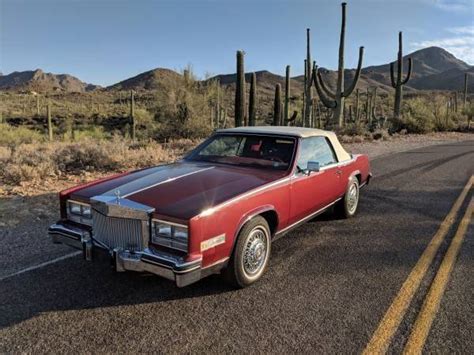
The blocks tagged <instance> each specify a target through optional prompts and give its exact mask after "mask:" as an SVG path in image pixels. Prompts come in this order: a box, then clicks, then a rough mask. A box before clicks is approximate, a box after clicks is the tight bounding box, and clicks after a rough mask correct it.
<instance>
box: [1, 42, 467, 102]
mask: <svg viewBox="0 0 474 355" xmlns="http://www.w3.org/2000/svg"><path fill="white" fill-rule="evenodd" d="M394 57H395V56H394ZM410 57H411V58H412V59H413V66H414V71H413V76H412V78H411V80H410V81H409V82H408V84H407V85H406V89H407V90H408V91H417V90H455V89H458V90H461V87H462V83H463V80H464V73H465V72H469V73H471V74H472V75H474V73H473V68H474V66H471V65H469V64H467V63H465V62H464V61H462V60H460V59H458V58H456V57H455V56H454V55H453V54H451V53H449V52H448V51H446V50H445V49H443V48H440V47H428V48H423V49H420V50H417V51H414V52H412V53H410V54H408V55H405V56H404V63H405V68H406V63H407V62H408V58H410ZM321 72H322V75H323V77H324V78H325V79H326V81H327V85H328V86H329V87H331V88H334V85H335V81H336V74H337V72H336V71H334V70H329V69H325V68H321ZM354 72H355V71H354V69H346V70H345V78H346V80H352V77H353V75H354ZM405 73H406V69H405ZM255 74H256V76H257V83H258V86H259V90H261V91H263V92H264V93H265V95H267V94H271V92H272V91H273V90H274V88H275V85H276V84H277V83H280V84H282V85H283V84H284V81H285V78H284V77H283V76H281V75H278V74H274V73H271V72H270V71H267V70H260V71H257V72H255ZM250 75H251V73H246V81H247V82H250ZM404 75H406V74H404ZM235 76H236V75H235V73H230V74H219V75H216V76H214V77H212V78H210V79H206V80H201V82H204V83H205V82H209V81H211V80H219V82H220V84H221V85H222V86H229V87H233V86H234V85H235ZM180 78H182V75H181V74H180V73H177V72H176V71H174V70H171V69H167V68H155V69H151V70H148V71H145V72H143V73H140V74H138V75H135V76H133V77H130V78H127V79H124V80H122V81H120V82H118V83H115V84H113V85H110V86H107V87H106V88H101V87H100V86H96V85H92V84H87V83H85V82H82V81H81V80H79V79H78V78H76V77H74V76H72V75H68V74H52V73H45V72H43V71H42V70H41V69H36V70H33V71H24V72H12V73H10V74H7V75H0V90H6V91H24V90H28V91H38V92H49V91H64V92H87V91H93V90H96V89H102V90H107V91H114V90H138V91H140V90H167V88H169V87H171V85H173V84H174V83H175V82H176V80H179V79H180ZM303 81H304V78H303V76H302V75H299V76H295V77H292V90H293V94H294V95H300V94H301V92H302V91H303V84H304V83H303ZM460 83H461V85H459V84H460ZM374 86H377V87H378V88H380V90H381V91H382V92H384V91H385V92H388V91H390V90H392V88H391V83H390V63H386V64H380V65H371V66H367V67H365V68H363V69H362V74H361V77H360V80H359V83H358V86H357V87H358V88H359V89H360V90H365V89H367V88H368V87H374ZM473 89H474V80H471V81H470V83H469V90H470V91H472V90H473Z"/></svg>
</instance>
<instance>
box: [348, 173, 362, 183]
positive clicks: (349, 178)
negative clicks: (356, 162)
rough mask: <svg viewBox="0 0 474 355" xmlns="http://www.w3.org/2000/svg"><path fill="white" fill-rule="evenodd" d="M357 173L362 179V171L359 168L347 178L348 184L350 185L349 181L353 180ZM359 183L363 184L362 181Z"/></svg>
mask: <svg viewBox="0 0 474 355" xmlns="http://www.w3.org/2000/svg"><path fill="white" fill-rule="evenodd" d="M356 175H360V179H361V180H362V173H361V171H360V170H359V169H357V170H354V171H353V172H352V173H351V174H350V175H349V177H348V178H347V185H349V181H351V179H352V178H353V177H354V176H356ZM359 184H362V181H361V182H360V183H359Z"/></svg>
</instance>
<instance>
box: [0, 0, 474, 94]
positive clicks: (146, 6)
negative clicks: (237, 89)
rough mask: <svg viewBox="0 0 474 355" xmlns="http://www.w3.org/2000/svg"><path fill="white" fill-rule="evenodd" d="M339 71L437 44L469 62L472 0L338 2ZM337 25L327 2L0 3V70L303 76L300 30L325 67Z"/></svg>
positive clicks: (96, 76)
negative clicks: (241, 66)
mask: <svg viewBox="0 0 474 355" xmlns="http://www.w3.org/2000/svg"><path fill="white" fill-rule="evenodd" d="M347 3H348V5H347V26H346V67H355V66H356V64H357V57H358V48H359V46H362V45H363V46H364V47H365V55H364V66H367V65H376V64H384V63H387V62H389V61H393V60H394V59H395V58H396V54H397V45H398V44H397V40H398V39H397V33H398V31H403V37H404V51H405V53H409V52H411V51H413V50H416V49H419V48H423V47H427V46H441V47H443V48H445V49H447V50H448V51H450V52H451V53H453V54H454V55H456V56H457V57H458V58H460V59H462V60H464V61H466V62H467V63H469V64H474V0H391V1H390V0H348V1H347ZM340 21H341V6H340V1H335V0H0V72H2V73H3V74H4V75H5V74H9V73H10V72H13V71H23V70H33V69H36V68H40V69H42V70H44V71H46V72H53V73H67V74H71V75H74V76H76V77H78V78H79V79H81V80H83V81H85V82H88V83H93V84H98V85H103V86H106V85H111V84H114V83H116V82H118V81H120V80H124V79H126V78H129V77H131V76H135V75H137V74H139V73H141V72H144V71H147V70H151V69H154V68H158V67H164V68H170V69H175V70H182V69H183V68H185V67H186V66H188V65H191V66H192V69H193V71H194V73H195V74H196V75H197V76H198V77H199V78H203V77H205V76H206V75H215V74H223V73H233V72H235V51H236V50H244V51H245V53H246V54H245V70H246V71H247V72H251V71H257V70H269V71H271V72H273V73H276V74H280V75H282V74H283V73H284V70H285V66H286V65H288V64H289V65H291V67H292V76H293V75H300V74H302V72H303V60H304V58H305V48H306V28H311V34H312V38H311V46H312V55H313V59H314V60H316V61H317V62H318V65H320V66H323V67H327V68H335V67H336V66H337V55H338V46H339V32H340Z"/></svg>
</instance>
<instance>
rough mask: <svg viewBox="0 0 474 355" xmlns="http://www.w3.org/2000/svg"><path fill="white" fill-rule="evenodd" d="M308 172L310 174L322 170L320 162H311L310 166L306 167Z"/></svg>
mask: <svg viewBox="0 0 474 355" xmlns="http://www.w3.org/2000/svg"><path fill="white" fill-rule="evenodd" d="M306 170H307V171H308V173H311V172H313V171H315V172H318V171H320V170H321V167H320V166H319V162H317V161H309V162H308V165H307V167H306Z"/></svg>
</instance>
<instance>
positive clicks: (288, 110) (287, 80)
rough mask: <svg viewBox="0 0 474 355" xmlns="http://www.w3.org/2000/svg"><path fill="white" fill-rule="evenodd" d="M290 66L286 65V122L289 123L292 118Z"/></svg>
mask: <svg viewBox="0 0 474 355" xmlns="http://www.w3.org/2000/svg"><path fill="white" fill-rule="evenodd" d="M290 70H291V68H290V66H289V65H287V66H286V77H285V115H284V124H285V125H287V124H288V122H289V121H288V119H289V118H290Z"/></svg>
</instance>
